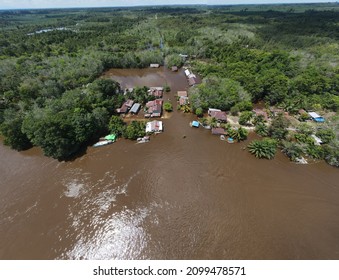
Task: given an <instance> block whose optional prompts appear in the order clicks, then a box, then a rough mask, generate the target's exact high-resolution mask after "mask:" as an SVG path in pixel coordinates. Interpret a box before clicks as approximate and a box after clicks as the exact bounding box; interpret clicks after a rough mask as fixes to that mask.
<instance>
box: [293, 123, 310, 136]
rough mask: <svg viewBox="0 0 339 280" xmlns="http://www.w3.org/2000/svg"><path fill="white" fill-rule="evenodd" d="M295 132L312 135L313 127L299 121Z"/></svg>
mask: <svg viewBox="0 0 339 280" xmlns="http://www.w3.org/2000/svg"><path fill="white" fill-rule="evenodd" d="M297 132H298V133H300V134H305V135H312V134H313V133H314V128H313V127H312V126H311V125H309V124H307V123H301V124H300V125H299V126H298V127H297Z"/></svg>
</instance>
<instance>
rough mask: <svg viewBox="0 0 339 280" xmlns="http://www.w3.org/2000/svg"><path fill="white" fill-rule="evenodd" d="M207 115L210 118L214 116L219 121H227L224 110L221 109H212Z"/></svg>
mask: <svg viewBox="0 0 339 280" xmlns="http://www.w3.org/2000/svg"><path fill="white" fill-rule="evenodd" d="M209 115H210V116H211V117H212V118H215V119H216V120H217V121H219V122H227V116H226V112H223V111H212V112H211V113H210V114H209Z"/></svg>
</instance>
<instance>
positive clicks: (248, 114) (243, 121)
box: [239, 111, 253, 125]
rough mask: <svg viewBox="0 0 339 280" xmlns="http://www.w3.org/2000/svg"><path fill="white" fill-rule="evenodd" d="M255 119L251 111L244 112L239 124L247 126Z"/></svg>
mask: <svg viewBox="0 0 339 280" xmlns="http://www.w3.org/2000/svg"><path fill="white" fill-rule="evenodd" d="M252 117H253V113H252V112H251V111H244V112H242V113H241V115H240V118H239V124H241V125H247V124H248V123H249V122H250V120H251V119H252Z"/></svg>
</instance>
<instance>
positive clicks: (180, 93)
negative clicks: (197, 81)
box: [177, 90, 188, 98]
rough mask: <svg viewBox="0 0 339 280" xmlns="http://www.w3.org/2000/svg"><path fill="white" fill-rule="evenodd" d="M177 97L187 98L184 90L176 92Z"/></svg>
mask: <svg viewBox="0 0 339 280" xmlns="http://www.w3.org/2000/svg"><path fill="white" fill-rule="evenodd" d="M177 95H178V97H179V98H180V97H188V94H187V91H186V90H179V91H178V92H177Z"/></svg>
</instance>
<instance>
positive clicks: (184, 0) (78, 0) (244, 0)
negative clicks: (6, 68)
mask: <svg viewBox="0 0 339 280" xmlns="http://www.w3.org/2000/svg"><path fill="white" fill-rule="evenodd" d="M305 2H306V3H319V2H323V3H326V2H336V0H287V1H286V0H127V1H126V0H52V1H50V0H0V9H34V8H68V7H117V6H143V5H174V4H181V5H183V4H208V5H228V4H268V3H305Z"/></svg>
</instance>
